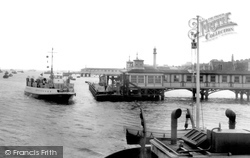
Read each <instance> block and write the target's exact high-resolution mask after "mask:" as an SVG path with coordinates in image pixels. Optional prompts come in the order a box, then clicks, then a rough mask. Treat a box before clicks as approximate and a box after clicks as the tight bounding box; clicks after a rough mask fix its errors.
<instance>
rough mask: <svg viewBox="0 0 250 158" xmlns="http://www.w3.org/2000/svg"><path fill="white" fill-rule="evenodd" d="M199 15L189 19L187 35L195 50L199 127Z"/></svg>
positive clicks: (197, 123) (197, 121)
mask: <svg viewBox="0 0 250 158" xmlns="http://www.w3.org/2000/svg"><path fill="white" fill-rule="evenodd" d="M199 21H200V19H199V16H197V18H192V19H190V20H189V27H190V28H191V30H189V32H188V37H189V38H190V39H191V40H192V43H191V48H192V49H196V50H197V64H196V128H200V64H199Z"/></svg>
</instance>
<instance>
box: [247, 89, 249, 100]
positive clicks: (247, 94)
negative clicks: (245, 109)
mask: <svg viewBox="0 0 250 158" xmlns="http://www.w3.org/2000/svg"><path fill="white" fill-rule="evenodd" d="M249 93H250V90H247V101H249Z"/></svg>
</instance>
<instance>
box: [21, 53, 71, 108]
mask: <svg viewBox="0 0 250 158" xmlns="http://www.w3.org/2000/svg"><path fill="white" fill-rule="evenodd" d="M51 54H52V64H51V73H50V77H49V78H45V77H43V74H41V76H39V77H37V78H36V79H35V78H34V77H27V78H26V87H25V90H24V93H25V94H26V95H28V96H32V97H34V98H38V99H44V100H49V101H54V102H58V103H69V101H70V100H72V99H73V97H74V96H75V95H76V93H75V91H74V84H72V83H70V80H69V79H68V78H65V77H63V76H62V75H60V74H54V73H53V48H52V52H51Z"/></svg>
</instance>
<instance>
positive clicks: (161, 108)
mask: <svg viewBox="0 0 250 158" xmlns="http://www.w3.org/2000/svg"><path fill="white" fill-rule="evenodd" d="M39 74H40V72H26V73H23V74H21V73H19V74H15V75H14V76H13V77H11V78H9V79H3V78H2V77H0V95H1V96H0V117H1V119H0V143H1V144H0V145H1V146H7V145H20V146H46V145H48V146H63V147H64V157H65V158H68V157H69V158H73V157H76V158H78V157H84V158H85V157H88V158H102V157H105V156H107V155H109V154H111V153H113V152H116V151H119V150H122V149H124V148H128V147H129V146H127V145H126V139H125V133H124V131H123V126H140V118H139V109H138V105H137V104H140V105H141V107H142V108H143V109H144V113H145V117H146V122H147V123H148V127H149V128H157V129H166V130H168V129H170V114H171V112H172V110H174V109H176V108H181V109H183V110H185V109H186V108H189V109H190V110H191V111H193V110H194V107H193V106H192V104H193V100H192V99H191V95H192V94H191V92H188V91H186V90H178V91H177V90H176V91H172V92H167V93H165V97H166V98H165V100H164V101H159V102H149V101H148V102H138V103H134V102H96V101H95V100H94V98H93V97H92V95H91V93H90V92H89V90H88V85H87V84H86V83H85V81H93V82H97V81H98V79H97V78H77V79H76V81H72V82H74V83H75V91H76V97H75V98H74V100H73V103H72V104H70V105H60V104H55V103H52V102H46V101H43V100H37V99H34V98H30V97H28V96H26V95H24V87H25V77H27V76H36V75H39ZM2 75H3V74H2ZM234 97H235V95H234V93H232V92H230V91H224V92H218V93H214V94H212V95H211V96H209V99H208V100H207V101H203V102H202V103H201V104H202V108H201V109H202V114H203V115H202V118H203V121H202V122H201V125H203V126H205V127H207V128H213V127H215V126H218V124H219V122H220V123H221V124H222V128H228V119H227V118H226V116H225V110H226V109H227V108H230V109H232V110H233V111H235V113H236V114H237V120H236V121H237V124H236V128H245V129H250V128H249V125H250V122H249V120H250V115H249V113H250V108H249V106H250V103H249V102H247V101H246V98H244V99H245V100H244V101H240V100H235V98H234ZM184 114H185V113H183V115H182V117H181V118H180V119H179V120H178V128H183V127H184V121H185V115H184Z"/></svg>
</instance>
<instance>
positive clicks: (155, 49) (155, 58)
mask: <svg viewBox="0 0 250 158" xmlns="http://www.w3.org/2000/svg"><path fill="white" fill-rule="evenodd" d="M153 54H154V63H153V64H154V68H155V69H156V48H154V53H153Z"/></svg>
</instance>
